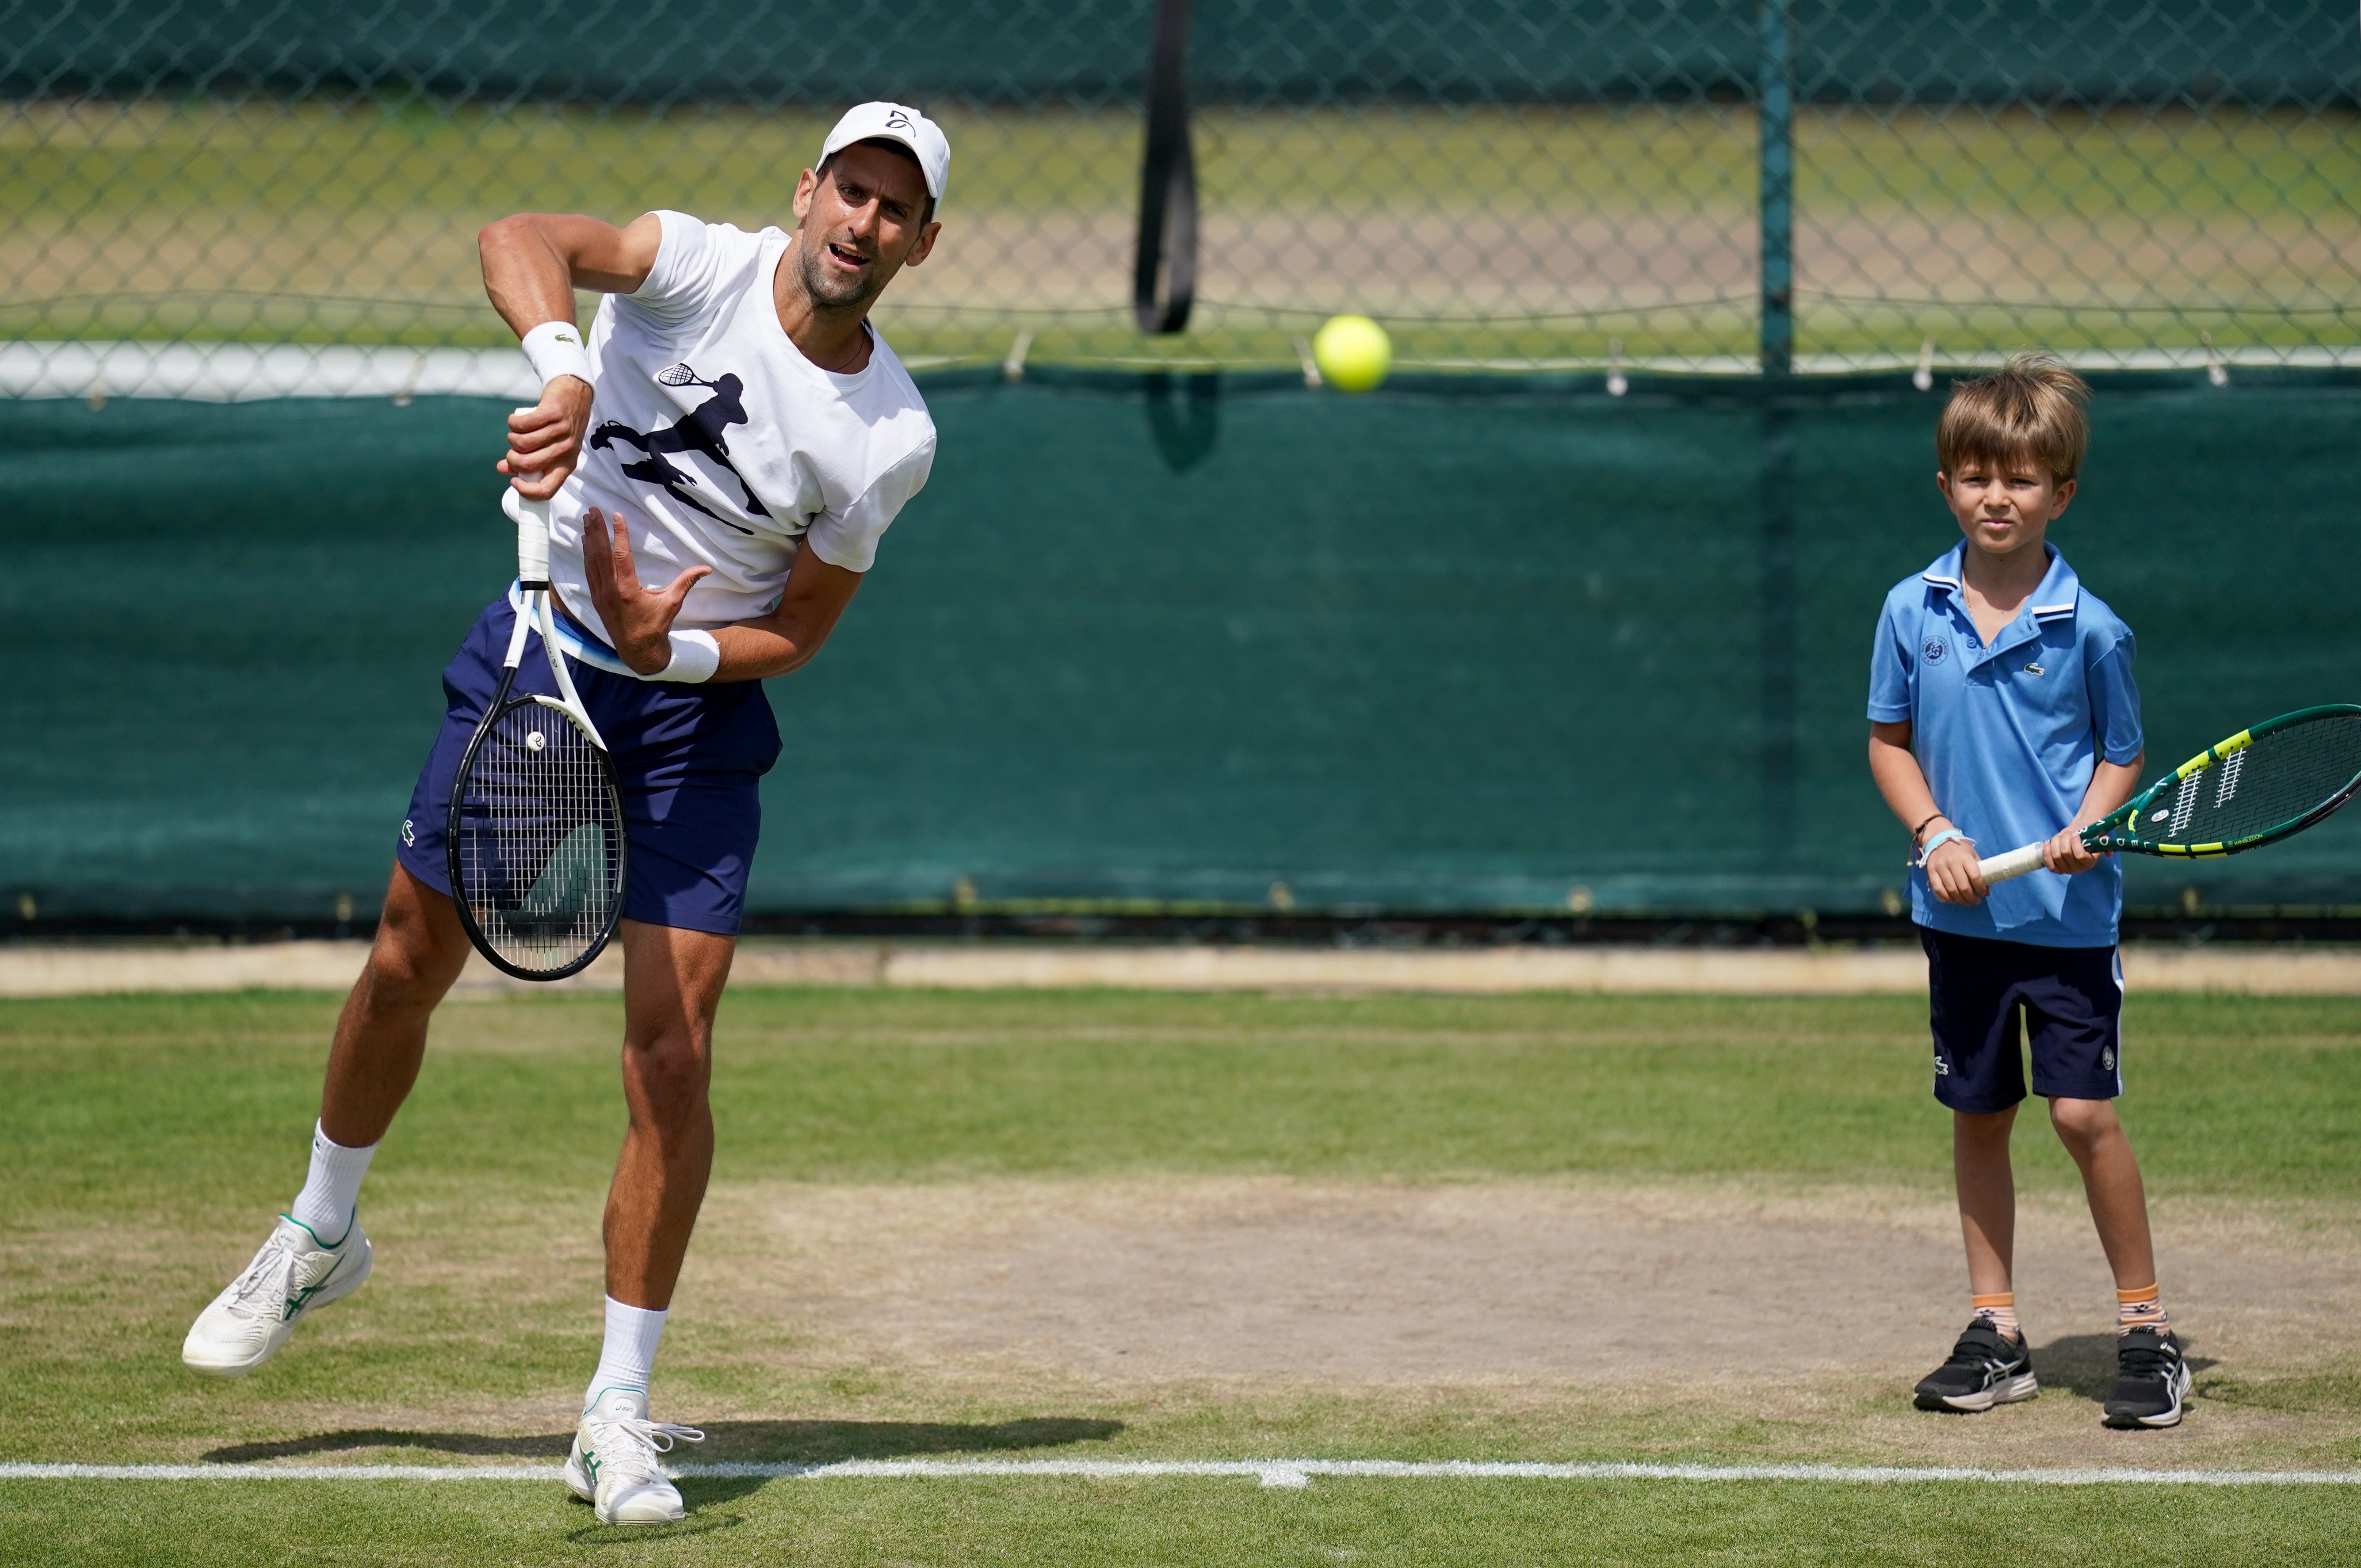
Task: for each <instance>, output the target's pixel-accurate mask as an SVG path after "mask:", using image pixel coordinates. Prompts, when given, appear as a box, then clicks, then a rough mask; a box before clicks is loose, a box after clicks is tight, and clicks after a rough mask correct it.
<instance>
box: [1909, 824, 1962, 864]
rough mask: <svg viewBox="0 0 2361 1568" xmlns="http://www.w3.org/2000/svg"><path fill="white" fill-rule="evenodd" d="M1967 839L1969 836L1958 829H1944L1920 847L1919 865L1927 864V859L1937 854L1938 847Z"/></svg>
mask: <svg viewBox="0 0 2361 1568" xmlns="http://www.w3.org/2000/svg"><path fill="white" fill-rule="evenodd" d="M1967 837H1968V836H1967V835H1966V834H1965V833H1962V832H1960V830H1959V829H1958V828H1944V829H1943V830H1942V831H1941V832H1940V833H1938V834H1936V835H1935V836H1934V837H1933V838H1931V839H1927V841H1926V842H1925V843H1924V844H1921V845H1919V846H1918V863H1919V864H1920V865H1922V866H1923V865H1925V864H1926V863H1927V856H1929V855H1931V854H1933V853H1934V852H1935V846H1936V845H1938V844H1948V843H1949V842H1950V841H1951V840H1952V839H1966V838H1967ZM1969 842H1971V843H1972V842H1974V840H1973V839H1970V840H1969Z"/></svg>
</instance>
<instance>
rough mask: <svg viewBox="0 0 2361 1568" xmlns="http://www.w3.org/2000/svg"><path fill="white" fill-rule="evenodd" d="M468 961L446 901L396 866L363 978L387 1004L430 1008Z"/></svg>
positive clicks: (464, 937)
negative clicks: (421, 1005)
mask: <svg viewBox="0 0 2361 1568" xmlns="http://www.w3.org/2000/svg"><path fill="white" fill-rule="evenodd" d="M466 965H467V933H466V932H465V931H463V930H461V929H460V927H459V920H458V916H457V914H456V911H454V910H453V909H452V907H451V901H450V899H449V898H448V897H446V896H445V895H444V894H440V893H437V892H435V891H434V889H433V888H431V887H428V886H427V885H426V884H425V883H422V882H420V881H419V880H418V879H417V878H416V877H415V876H413V875H412V874H411V873H410V872H409V871H408V870H407V869H406V868H397V869H396V870H395V872H394V875H393V884H392V886H390V888H388V889H387V890H386V900H385V911H384V913H383V914H382V915H381V916H379V919H378V927H377V939H376V940H375V941H373V942H371V943H370V944H369V955H368V968H367V970H365V971H364V973H363V975H362V981H363V983H364V984H365V985H367V986H368V990H369V992H370V995H371V997H372V999H373V1000H376V1001H378V1002H379V1003H384V1004H387V1005H392V1006H400V1005H404V1004H409V1005H418V1004H423V1005H426V1006H430V1007H431V1006H433V1005H434V1003H436V1002H439V1001H441V1000H442V997H443V993H444V992H446V991H448V990H450V989H451V983H452V981H456V980H457V979H458V978H459V971H460V970H461V969H463V968H465V967H466Z"/></svg>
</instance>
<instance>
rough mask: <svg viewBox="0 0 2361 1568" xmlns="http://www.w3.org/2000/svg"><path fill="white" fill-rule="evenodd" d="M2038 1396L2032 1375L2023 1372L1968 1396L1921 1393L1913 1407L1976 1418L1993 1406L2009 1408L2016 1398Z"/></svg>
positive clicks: (2039, 1387) (2039, 1391)
mask: <svg viewBox="0 0 2361 1568" xmlns="http://www.w3.org/2000/svg"><path fill="white" fill-rule="evenodd" d="M2040 1393H2041V1385H2040V1384H2039V1383H2038V1382H2037V1381H2036V1380H2035V1378H2034V1376H2033V1374H2032V1373H2030V1372H2025V1373H2020V1374H2018V1375H2017V1376H2015V1377H2012V1378H2010V1379H2008V1380H2007V1381H2006V1382H2004V1383H1995V1384H1993V1386H1992V1387H1989V1388H1979V1389H1978V1390H1976V1391H1975V1392H1974V1393H1972V1394H1921V1395H1919V1396H1918V1397H1917V1399H1916V1404H1917V1406H1918V1408H1919V1409H1922V1410H1958V1411H1960V1412H1962V1413H1963V1414H1967V1415H1977V1414H1980V1413H1982V1411H1985V1410H1989V1409H1992V1408H1993V1406H1994V1405H2013V1404H2015V1403H2016V1402H2017V1401H2018V1400H2020V1399H2032V1398H2038V1397H2039V1396H2040Z"/></svg>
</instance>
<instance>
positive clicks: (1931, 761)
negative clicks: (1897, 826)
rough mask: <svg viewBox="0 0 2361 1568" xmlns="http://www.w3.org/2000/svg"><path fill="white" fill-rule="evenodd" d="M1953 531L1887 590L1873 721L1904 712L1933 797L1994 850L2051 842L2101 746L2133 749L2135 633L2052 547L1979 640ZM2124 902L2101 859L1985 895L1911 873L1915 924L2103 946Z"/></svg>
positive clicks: (2111, 867) (2122, 759) (2121, 758)
mask: <svg viewBox="0 0 2361 1568" xmlns="http://www.w3.org/2000/svg"><path fill="white" fill-rule="evenodd" d="M1967 547H1968V545H1967V542H1966V541H1965V540H1961V541H1960V543H1957V544H1955V545H1953V546H1952V547H1951V549H1950V551H1949V554H1945V555H1944V556H1943V558H1942V559H1941V560H1939V561H1937V562H1936V563H1935V564H1934V565H1931V566H1929V567H1927V569H1926V571H1924V572H1922V573H1920V574H1919V575H1918V576H1915V577H1905V578H1904V579H1903V580H1902V581H1900V582H1898V583H1896V584H1894V589H1893V591H1892V592H1890V593H1888V594H1887V595H1886V596H1885V609H1884V611H1883V613H1882V614H1880V615H1879V617H1878V619H1877V646H1876V648H1875V649H1874V650H1873V651H1872V652H1871V654H1870V661H1869V717H1870V718H1871V720H1872V722H1875V723H1880V724H1893V723H1896V722H1899V721H1900V720H1903V719H1905V718H1906V719H1908V720H1909V721H1910V726H1911V749H1912V750H1913V751H1916V753H1917V754H1918V765H1919V767H1920V768H1921V769H1923V770H1925V772H1926V774H1927V784H1928V785H1929V786H1930V787H1931V788H1932V789H1933V790H1934V792H1935V804H1936V805H1938V806H1941V807H1942V808H1943V815H1944V816H1946V817H1949V818H1950V819H1951V820H1952V822H1953V823H1955V824H1957V825H1958V827H1959V828H1960V830H1961V831H1962V832H1964V833H1966V834H1967V835H1968V837H1970V838H1971V839H1974V840H1975V841H1976V850H1977V851H1978V852H1979V853H1980V854H1985V855H1997V854H1999V853H2001V852H2002V851H2003V850H2014V849H2015V848H2016V847H2017V846H2018V845H2020V844H2031V843H2036V842H2037V841H2039V840H2041V839H2048V838H2051V837H2053V836H2055V835H2056V834H2057V832H2058V830H2059V828H2063V827H2065V826H2066V825H2067V824H2068V823H2069V822H2071V821H2072V820H2073V819H2074V813H2075V812H2076V811H2077V810H2079V809H2080V808H2081V804H2082V795H2083V794H2084V792H2086V791H2087V790H2088V789H2089V788H2090V787H2091V775H2092V773H2095V772H2097V770H2098V760H2099V758H2100V757H2102V756H2103V757H2105V758H2106V760H2107V761H2109V762H2114V763H2118V764H2128V763H2130V762H2133V761H2134V760H2136V758H2137V757H2138V756H2139V754H2140V751H2141V750H2142V742H2141V739H2140V707H2139V688H2138V687H2136V686H2135V685H2133V684H2132V657H2133V654H2134V652H2135V649H2134V646H2133V643H2132V633H2131V628H2129V627H2127V626H2125V624H2124V623H2123V622H2122V620H2118V619H2117V618H2116V616H2115V612H2114V610H2111V609H2108V608H2107V607H2106V606H2105V605H2104V604H2103V603H2101V602H2100V601H2099V600H2098V599H2097V598H2093V597H2092V595H2091V594H2089V593H2088V592H2086V591H2084V589H2083V587H2082V585H2081V582H2080V581H2079V580H2078V579H2077V578H2076V577H2075V576H2074V568H2073V567H2071V566H2069V565H2067V564H2066V557H2065V556H2063V555H2060V554H2059V553H2058V550H2057V547H2056V546H2055V545H2045V546H2043V548H2044V549H2045V550H2047V551H2048V555H2049V570H2048V573H2047V574H2045V575H2044V576H2043V577H2042V579H2041V586H2040V587H2038V588H2037V589H2035V590H2034V592H2033V594H2032V596H2031V597H2030V598H2027V599H2026V602H2025V608H2024V609H2020V610H2018V611H2017V614H2016V619H2015V620H2013V621H2011V622H2009V624H2008V625H2007V627H2006V628H2005V629H2004V630H2002V632H2001V634H2000V635H1999V636H1998V637H1997V638H1995V639H1993V643H1992V645H1991V646H1990V647H1984V646H1982V645H1981V644H1982V640H1981V639H1980V638H1979V637H1978V636H1977V635H1976V623H1975V621H1974V620H1973V619H1972V618H1971V617H1970V615H1969V614H1968V605H1967V598H1966V591H1965V589H1964V588H1963V587H1961V584H1960V557H1961V554H1962V553H1963V552H1964V551H1965V550H1966V549H1967ZM2123 905H2124V873H2123V867H2122V865H2121V864H2120V863H2119V862H2118V861H2116V859H2115V857H2114V856H2112V855H2110V856H2108V857H2107V858H2106V859H2104V860H2103V861H2100V862H2099V864H2098V866H2097V867H2096V868H2095V869H2094V870H2092V871H2087V872H2082V873H2081V875H2080V876H2059V874H2058V873H2057V872H2050V871H2037V872H2032V873H2031V874H2030V875H2027V876H2022V877H2019V878H2017V879H2016V880H2015V881H2014V882H2004V883H2001V884H2000V885H1999V886H1997V887H1995V888H1993V890H1992V895H1991V896H1990V897H1988V898H1986V899H1985V900H1984V901H1983V902H1982V904H1945V903H1942V902H1941V901H1940V900H1938V899H1937V898H1936V897H1935V895H1934V894H1931V893H1929V892H1928V891H1927V873H1926V872H1925V871H1924V870H1923V869H1921V868H1918V867H1916V866H1914V867H1912V868H1911V872H1910V914H1911V918H1912V919H1914V920H1916V921H1917V922H1918V924H1920V925H1921V926H1930V927H1934V928H1935V929H1936V930H1938V931H1955V932H1958V933H1960V935H1962V936H1968V937H1992V938H1999V939H2001V940H2004V941H2010V942H2027V943H2031V944H2032V945H2034V946H2036V947H2043V948H2105V947H2112V946H2114V941H2115V921H2116V917H2117V916H2119V915H2120V914H2121V913H2122V911H2123Z"/></svg>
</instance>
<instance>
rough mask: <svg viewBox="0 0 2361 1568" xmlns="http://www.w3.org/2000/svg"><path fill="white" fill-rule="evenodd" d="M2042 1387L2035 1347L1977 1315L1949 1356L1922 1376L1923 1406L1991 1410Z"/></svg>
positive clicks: (1919, 1393) (1920, 1400) (1919, 1394)
mask: <svg viewBox="0 0 2361 1568" xmlns="http://www.w3.org/2000/svg"><path fill="white" fill-rule="evenodd" d="M2040 1392H2041V1385H2040V1384H2038V1383H2037V1382H2035V1381H2034V1380H2033V1353H2032V1352H2031V1351H2029V1350H2027V1349H2026V1348H2025V1346H2024V1345H2022V1344H2019V1343H2017V1342H2016V1341H2015V1340H2013V1339H2011V1338H2009V1337H2008V1336H2007V1335H2006V1334H2004V1333H2003V1332H2000V1331H1999V1330H1998V1329H1996V1328H1994V1327H1993V1326H1992V1324H1990V1323H1988V1322H1986V1321H1984V1320H1983V1319H1982V1318H1978V1319H1977V1320H1976V1321H1974V1322H1971V1323H1970V1324H1969V1325H1968V1327H1967V1332H1964V1333H1962V1334H1961V1335H1960V1343H1957V1344H1955V1345H1953V1346H1952V1347H1951V1359H1950V1360H1949V1361H1947V1362H1945V1363H1943V1365H1940V1366H1938V1367H1937V1368H1935V1370H1934V1371H1932V1372H1929V1373H1928V1374H1927V1376H1924V1377H1922V1378H1920V1379H1919V1380H1918V1387H1917V1390H1916V1394H1917V1405H1918V1408H1919V1409H1922V1410H1989V1409H1992V1408H1993V1406H1994V1405H2005V1404H2009V1403H2011V1402H2013V1401H2015V1400H2017V1399H2030V1398H2033V1397H2034V1396H2035V1395H2036V1394H2038V1393H2040Z"/></svg>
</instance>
